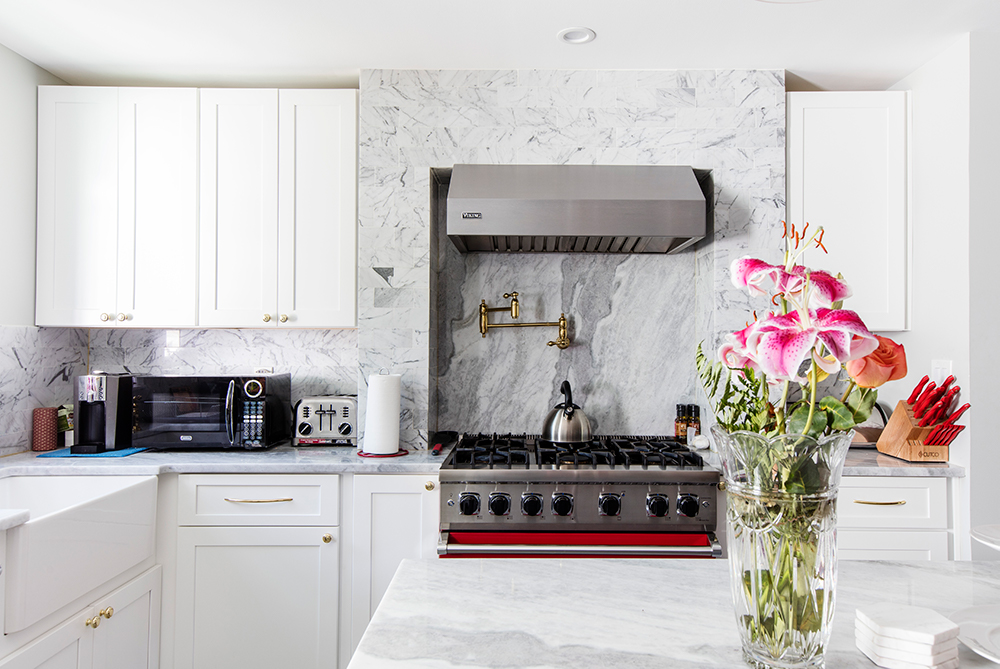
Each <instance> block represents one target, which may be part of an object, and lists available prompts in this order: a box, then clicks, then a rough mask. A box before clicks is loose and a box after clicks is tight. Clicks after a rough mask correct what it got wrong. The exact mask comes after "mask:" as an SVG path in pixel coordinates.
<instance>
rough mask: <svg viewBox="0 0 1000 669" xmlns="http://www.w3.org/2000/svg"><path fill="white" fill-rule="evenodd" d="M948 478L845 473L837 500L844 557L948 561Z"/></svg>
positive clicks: (839, 541)
mask: <svg viewBox="0 0 1000 669" xmlns="http://www.w3.org/2000/svg"><path fill="white" fill-rule="evenodd" d="M949 518H950V514H949V512H948V480H947V479H944V478H925V477H909V476H904V477H883V476H845V477H844V478H843V480H842V483H841V486H840V492H839V494H838V500H837V554H838V556H839V557H840V558H841V559H844V560H948V559H950V558H951V557H952V556H953V555H954V549H953V548H952V543H953V541H952V536H953V533H952V531H951V529H950V523H949Z"/></svg>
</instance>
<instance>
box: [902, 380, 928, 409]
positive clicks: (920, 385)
mask: <svg viewBox="0 0 1000 669" xmlns="http://www.w3.org/2000/svg"><path fill="white" fill-rule="evenodd" d="M930 378H931V377H929V376H927V375H926V374H924V378H922V379H920V383H918V384H917V387H916V388H914V389H913V392H912V393H910V399H908V400H906V403H907V404H909V405H910V406H913V405H914V404H915V403H916V401H917V398H918V397H920V391H921V390H923V389H924V384H926V383H927V381H929V380H930Z"/></svg>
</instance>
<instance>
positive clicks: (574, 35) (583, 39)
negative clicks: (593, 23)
mask: <svg viewBox="0 0 1000 669" xmlns="http://www.w3.org/2000/svg"><path fill="white" fill-rule="evenodd" d="M558 37H559V39H561V40H562V41H563V42H566V43H567V44H586V43H587V42H593V41H594V39H595V38H596V37H597V33H595V32H594V31H593V30H591V29H590V28H566V29H565V30H560V31H559V35H558Z"/></svg>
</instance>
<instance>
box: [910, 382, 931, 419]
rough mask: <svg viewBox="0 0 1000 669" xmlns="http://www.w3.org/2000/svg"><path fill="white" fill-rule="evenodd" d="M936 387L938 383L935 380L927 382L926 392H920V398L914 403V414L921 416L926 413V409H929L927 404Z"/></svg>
mask: <svg viewBox="0 0 1000 669" xmlns="http://www.w3.org/2000/svg"><path fill="white" fill-rule="evenodd" d="M935 388H937V384H936V383H934V382H933V381H931V382H930V383H928V384H927V387H926V388H924V392H922V393H921V394H920V398H919V399H918V400H917V403H916V404H915V405H913V415H914V416H916V417H917V418H920V417H922V416H923V415H924V411H925V410H926V409H927V404H928V402H929V400H930V398H931V396H932V395H933V394H934V389H935Z"/></svg>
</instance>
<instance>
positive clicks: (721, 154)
mask: <svg viewBox="0 0 1000 669" xmlns="http://www.w3.org/2000/svg"><path fill="white" fill-rule="evenodd" d="M359 119H360V122H359V137H360V150H359V167H360V172H359V174H360V178H359V205H360V206H359V214H360V215H359V224H360V229H359V239H360V240H361V242H360V245H359V263H360V265H361V267H360V277H361V281H362V285H363V286H365V287H366V288H363V289H362V295H361V298H362V299H361V302H360V323H359V325H360V330H361V337H362V338H363V337H365V333H366V330H369V329H370V328H371V327H372V326H373V325H376V324H377V325H378V326H379V327H383V328H384V327H386V325H387V324H389V323H392V324H394V325H395V327H396V328H398V329H399V330H401V331H402V332H404V333H411V337H410V338H411V339H413V340H417V339H423V338H424V337H429V339H430V342H431V346H430V348H429V349H428V350H427V351H424V350H423V349H422V348H421V349H416V350H413V349H409V350H402V349H401V350H399V352H398V353H396V354H395V355H392V356H385V355H383V356H382V359H383V360H385V361H393V362H396V364H397V365H398V364H399V363H403V364H404V365H405V366H406V368H405V370H404V385H406V373H407V372H409V373H410V374H411V377H410V384H409V385H410V387H411V388H413V397H414V399H415V400H419V399H423V398H424V397H427V399H428V401H427V402H426V403H425V404H423V405H422V406H421V405H420V403H419V401H416V402H413V403H412V404H411V405H410V408H411V410H412V412H413V413H412V414H411V415H410V416H409V418H410V419H411V422H410V423H409V424H407V422H406V419H407V416H406V415H405V413H406V410H405V405H406V404H407V402H406V400H405V398H404V429H405V428H407V427H410V428H412V429H415V430H416V431H417V432H419V431H421V430H422V429H426V427H424V426H427V427H429V428H430V429H435V428H438V427H440V428H441V429H448V428H451V429H461V430H466V431H470V430H483V431H494V430H496V431H508V430H509V431H522V430H523V431H529V432H535V431H537V430H538V428H539V426H540V422H541V420H542V419H543V418H544V416H545V414H546V413H547V411H548V409H549V407H550V406H551V405H552V404H553V403H554V402H555V401H556V400H557V399H558V397H557V389H558V386H559V384H560V382H561V381H562V379H564V378H568V379H569V380H570V381H571V383H573V385H574V388H575V389H576V397H577V398H578V399H579V400H580V403H581V404H583V406H584V407H585V408H586V409H587V410H588V411H587V413H588V415H589V416H591V418H592V419H593V420H594V421H595V422H596V423H598V429H599V430H600V431H601V432H605V433H608V432H631V433H648V432H662V431H665V430H668V429H670V428H672V420H673V405H674V404H675V403H676V402H679V401H697V400H698V399H700V397H701V396H700V394H699V391H698V389H697V385H696V380H695V371H694V362H693V355H694V349H695V346H696V344H697V342H698V341H700V340H702V339H704V340H707V345H708V347H709V348H713V349H714V347H715V345H716V344H717V343H718V340H719V335H718V334H717V333H718V332H720V331H724V330H726V329H729V330H732V329H736V328H737V327H741V326H742V324H743V323H744V321H745V320H746V318H747V314H748V313H749V310H748V307H749V306H750V303H749V301H748V299H747V298H746V297H744V296H743V295H741V294H740V293H739V291H737V290H736V289H735V288H733V287H732V286H731V284H730V283H729V277H728V267H729V263H730V262H731V259H732V258H734V257H737V256H739V255H742V254H744V253H764V254H766V255H767V256H769V257H773V256H774V254H776V253H777V252H778V251H779V249H780V240H779V237H780V219H781V218H782V216H783V211H784V142H785V138H784V125H785V113H784V77H783V73H782V72H781V71H770V70H768V71H761V70H708V71H679V70H678V71H673V70H671V71H604V70H573V71H538V70H500V71H428V70H365V71H363V72H362V75H361V95H360V109H359ZM462 162H472V163H476V162H480V163H503V164H525V163H549V164H568V163H573V164H681V165H691V166H693V167H697V168H704V169H711V170H712V172H713V178H714V181H715V186H716V197H715V200H716V205H715V228H714V230H713V231H712V233H711V234H710V235H709V238H707V239H706V240H705V241H703V242H702V243H701V244H699V245H698V247H697V248H696V249H693V250H691V251H688V252H683V253H680V254H678V255H675V256H599V255H592V256H584V255H562V254H555V255H552V254H542V255H531V256H520V255H517V254H503V255H489V254H485V255H484V254H470V255H466V256H462V255H460V254H458V253H457V252H456V251H455V249H454V248H453V246H452V245H451V243H450V242H449V241H448V240H447V239H446V238H444V237H443V236H442V235H439V234H437V233H438V230H437V229H436V227H435V226H437V225H439V222H438V221H431V219H430V216H429V207H430V205H429V202H428V200H429V198H428V194H429V192H430V190H431V184H430V180H429V176H428V175H429V172H430V170H431V169H432V168H447V167H451V166H452V165H454V164H455V163H462ZM428 251H431V255H430V256H429V257H428V255H427V253H428ZM366 289H367V290H369V291H371V293H370V294H368V295H366V294H365V290H366ZM511 290H517V291H518V292H519V293H521V313H522V318H523V320H525V321H553V320H555V319H557V318H558V316H559V313H561V312H565V313H566V315H567V317H568V318H569V319H570V336H571V338H572V339H573V345H571V346H570V348H568V349H566V350H564V351H558V350H556V349H554V348H550V347H547V346H545V342H546V341H548V340H549V339H553V338H554V336H555V329H554V328H552V331H551V332H549V331H548V330H544V329H534V328H527V329H523V330H518V329H513V330H511V329H508V330H503V331H497V332H491V333H490V334H489V335H488V336H487V338H486V339H483V338H482V337H481V336H480V334H479V331H478V327H477V318H478V311H477V307H478V304H479V301H480V300H481V299H486V300H487V302H488V303H489V304H490V306H499V305H500V304H501V302H502V298H501V295H502V294H503V293H504V292H508V291H511ZM428 292H429V293H430V294H431V297H432V302H431V304H430V305H427V304H426V302H425V296H426V295H427V294H428ZM428 306H429V307H430V312H428ZM428 313H430V314H431V316H430V319H428ZM493 317H497V318H502V316H501V315H500V314H494V315H493ZM360 348H361V353H360V355H361V357H362V368H364V365H365V358H366V357H367V354H366V352H365V350H364V345H363V344H362V345H361V347H360ZM370 366H372V367H373V366H374V365H370ZM424 374H426V376H425V378H426V379H427V381H426V384H422V383H421V376H422V375H424ZM426 409H430V411H431V414H430V415H426V416H425V415H422V413H421V412H422V411H425V410H426Z"/></svg>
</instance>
